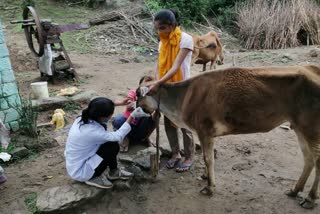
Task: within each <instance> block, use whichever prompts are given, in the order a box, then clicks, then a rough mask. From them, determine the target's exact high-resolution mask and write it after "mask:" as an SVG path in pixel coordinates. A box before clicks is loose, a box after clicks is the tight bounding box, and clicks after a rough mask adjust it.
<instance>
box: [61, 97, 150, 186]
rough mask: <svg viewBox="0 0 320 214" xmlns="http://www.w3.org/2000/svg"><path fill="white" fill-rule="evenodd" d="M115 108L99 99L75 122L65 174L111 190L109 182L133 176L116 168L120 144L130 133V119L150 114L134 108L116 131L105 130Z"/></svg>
mask: <svg viewBox="0 0 320 214" xmlns="http://www.w3.org/2000/svg"><path fill="white" fill-rule="evenodd" d="M124 102H125V101H124ZM116 105H117V104H116ZM114 108H115V104H114V103H113V102H112V101H111V100H109V99H107V98H104V97H98V98H95V99H93V100H92V101H91V102H90V103H89V105H88V107H87V108H86V109H84V110H83V111H82V115H81V117H78V118H77V119H76V120H75V121H74V123H73V125H72V127H71V129H70V131H69V135H68V139H67V143H66V147H65V157H66V168H67V172H68V174H69V175H70V177H71V178H73V179H74V180H77V181H81V182H85V183H86V184H88V185H91V186H96V187H100V188H111V187H112V186H113V185H112V183H111V181H112V180H116V179H128V178H130V177H132V176H133V174H132V173H130V172H127V171H125V170H123V169H119V168H118V165H117V154H118V153H119V142H121V141H122V140H123V138H124V137H125V136H126V135H127V134H128V133H129V132H130V130H131V126H130V125H129V123H130V122H131V121H132V120H133V119H137V118H140V117H146V116H149V115H148V114H146V113H144V112H143V111H142V109H141V108H137V109H135V110H134V111H133V112H132V113H131V115H130V116H129V117H128V119H127V120H126V122H125V123H124V124H123V125H122V126H121V127H120V128H119V129H118V130H117V131H108V130H107V128H106V126H105V123H104V122H105V121H107V120H109V119H110V118H111V116H112V114H113V112H114ZM107 168H108V169H107Z"/></svg>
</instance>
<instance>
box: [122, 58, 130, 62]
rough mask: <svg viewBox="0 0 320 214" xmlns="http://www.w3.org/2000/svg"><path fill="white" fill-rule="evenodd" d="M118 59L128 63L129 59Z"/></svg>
mask: <svg viewBox="0 0 320 214" xmlns="http://www.w3.org/2000/svg"><path fill="white" fill-rule="evenodd" d="M119 61H120V62H122V63H129V62H130V60H128V59H124V58H121V59H119Z"/></svg>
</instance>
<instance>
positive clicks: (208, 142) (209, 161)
mask: <svg viewBox="0 0 320 214" xmlns="http://www.w3.org/2000/svg"><path fill="white" fill-rule="evenodd" d="M199 139H200V142H201V147H202V153H203V158H204V162H205V164H206V171H207V173H208V174H207V175H208V186H206V187H205V188H203V189H202V190H201V191H200V192H201V193H202V194H204V195H209V196H211V195H212V194H213V191H214V188H215V186H216V183H215V177H214V157H213V138H211V137H206V136H200V135H199Z"/></svg>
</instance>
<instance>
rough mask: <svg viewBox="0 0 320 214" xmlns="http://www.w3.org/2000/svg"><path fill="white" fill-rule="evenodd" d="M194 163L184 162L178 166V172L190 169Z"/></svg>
mask: <svg viewBox="0 0 320 214" xmlns="http://www.w3.org/2000/svg"><path fill="white" fill-rule="evenodd" d="M191 166H192V163H182V164H179V166H178V167H177V168H176V172H186V171H188V170H190V168H191Z"/></svg>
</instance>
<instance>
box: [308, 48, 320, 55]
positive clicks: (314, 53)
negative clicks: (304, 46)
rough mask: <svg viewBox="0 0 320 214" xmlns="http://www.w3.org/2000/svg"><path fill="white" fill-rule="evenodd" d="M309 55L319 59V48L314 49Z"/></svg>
mask: <svg viewBox="0 0 320 214" xmlns="http://www.w3.org/2000/svg"><path fill="white" fill-rule="evenodd" d="M309 54H310V56H311V57H317V56H319V55H320V49H318V48H315V49H312V50H311V51H310V52H309Z"/></svg>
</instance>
